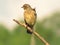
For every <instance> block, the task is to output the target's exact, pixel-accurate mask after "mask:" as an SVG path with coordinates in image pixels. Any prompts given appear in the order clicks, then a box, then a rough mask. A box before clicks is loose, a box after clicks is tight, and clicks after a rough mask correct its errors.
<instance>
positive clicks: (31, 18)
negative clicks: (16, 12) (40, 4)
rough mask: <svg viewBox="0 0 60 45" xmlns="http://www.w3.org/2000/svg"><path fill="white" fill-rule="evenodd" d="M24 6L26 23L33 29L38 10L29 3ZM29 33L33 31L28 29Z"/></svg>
mask: <svg viewBox="0 0 60 45" xmlns="http://www.w3.org/2000/svg"><path fill="white" fill-rule="evenodd" d="M22 8H23V9H24V21H25V24H26V25H27V26H29V27H30V28H31V29H32V30H33V26H34V25H35V22H36V17H37V15H36V10H35V9H33V8H32V7H31V6H30V5H29V4H24V5H23V6H22ZM27 33H29V34H32V32H30V31H29V30H28V29H27Z"/></svg>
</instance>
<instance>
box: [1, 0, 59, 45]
mask: <svg viewBox="0 0 60 45" xmlns="http://www.w3.org/2000/svg"><path fill="white" fill-rule="evenodd" d="M25 3H27V4H30V5H31V7H32V8H36V13H37V21H36V25H35V30H36V31H37V32H38V33H39V34H40V35H41V36H43V37H44V38H45V39H46V40H47V41H48V42H49V43H50V45H60V0H0V45H31V44H30V43H31V35H30V34H27V33H26V29H25V28H24V27H22V26H19V25H18V24H16V23H15V22H14V21H13V19H17V20H18V21H21V22H24V17H23V12H24V10H23V9H22V8H21V7H22V5H23V4H25ZM34 41H35V45H44V44H43V43H42V42H41V41H40V40H39V39H38V38H37V37H36V36H34Z"/></svg>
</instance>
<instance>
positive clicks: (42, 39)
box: [13, 19, 49, 45]
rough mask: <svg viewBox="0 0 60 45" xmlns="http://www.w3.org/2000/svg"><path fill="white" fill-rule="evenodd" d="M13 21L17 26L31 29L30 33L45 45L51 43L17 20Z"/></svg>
mask: <svg viewBox="0 0 60 45" xmlns="http://www.w3.org/2000/svg"><path fill="white" fill-rule="evenodd" d="M13 21H15V22H16V23H17V24H19V25H21V26H23V27H25V28H27V29H29V31H30V32H33V34H34V35H36V36H37V37H38V38H39V39H40V40H41V41H42V42H43V43H44V44H45V45H49V43H48V42H47V41H46V40H45V39H44V38H43V37H42V36H41V35H39V34H38V33H37V32H35V31H32V29H31V28H30V27H28V26H27V25H26V24H25V23H20V22H19V21H17V20H15V19H13Z"/></svg>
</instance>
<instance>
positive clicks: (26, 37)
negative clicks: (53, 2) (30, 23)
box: [0, 13, 60, 45]
mask: <svg viewBox="0 0 60 45" xmlns="http://www.w3.org/2000/svg"><path fill="white" fill-rule="evenodd" d="M52 15H53V16H52V17H50V18H48V19H45V20H43V21H42V22H37V24H36V31H37V32H38V33H39V34H40V35H41V36H43V37H44V38H45V39H46V40H47V41H48V42H49V43H50V45H60V13H54V14H52ZM30 39H31V35H30V34H27V33H26V29H25V28H24V27H21V26H16V28H14V30H13V32H12V33H10V32H9V31H8V29H6V28H5V27H4V26H3V25H0V45H30ZM35 41H36V45H44V44H43V43H42V42H41V41H40V40H39V39H38V38H37V37H36V36H35Z"/></svg>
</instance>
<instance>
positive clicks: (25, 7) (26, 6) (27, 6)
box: [22, 4, 31, 10]
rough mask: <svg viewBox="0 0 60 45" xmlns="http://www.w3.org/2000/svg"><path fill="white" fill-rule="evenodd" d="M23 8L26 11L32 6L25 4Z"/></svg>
mask: <svg viewBox="0 0 60 45" xmlns="http://www.w3.org/2000/svg"><path fill="white" fill-rule="evenodd" d="M22 8H23V9H24V10H25V9H28V8H31V6H30V5H29V4H24V5H23V6H22Z"/></svg>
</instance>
